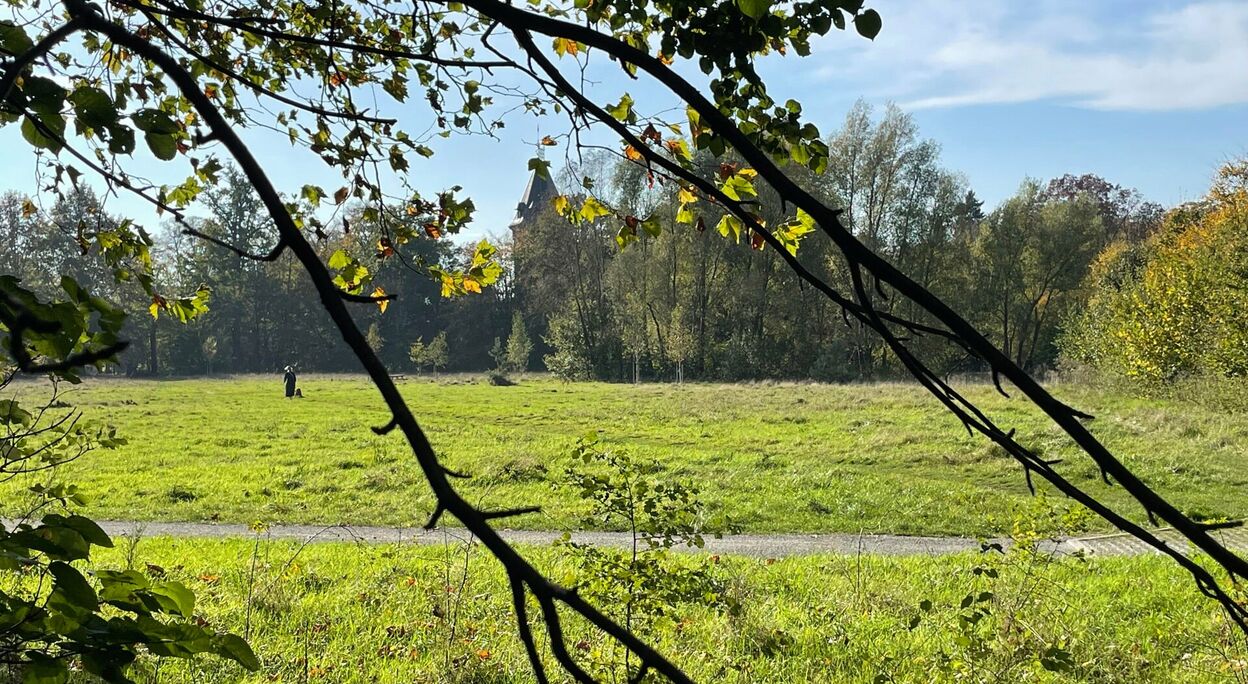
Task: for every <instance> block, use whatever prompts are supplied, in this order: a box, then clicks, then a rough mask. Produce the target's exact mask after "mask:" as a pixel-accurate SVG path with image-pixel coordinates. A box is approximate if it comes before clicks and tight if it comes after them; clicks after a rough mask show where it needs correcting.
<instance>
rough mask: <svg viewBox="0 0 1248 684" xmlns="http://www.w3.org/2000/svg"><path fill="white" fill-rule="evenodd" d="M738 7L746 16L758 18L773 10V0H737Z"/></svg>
mask: <svg viewBox="0 0 1248 684" xmlns="http://www.w3.org/2000/svg"><path fill="white" fill-rule="evenodd" d="M737 7H738V8H739V9H740V10H741V13H742V14H744V15H745V16H747V17H749V18H751V19H754V20H758V19H762V18H763V16H764V15H765V14H767V12H768V11H770V10H771V2H770V1H769V0H737Z"/></svg>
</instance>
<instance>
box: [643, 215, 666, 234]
mask: <svg viewBox="0 0 1248 684" xmlns="http://www.w3.org/2000/svg"><path fill="white" fill-rule="evenodd" d="M641 228H642V230H644V231H646V234H647V235H649V236H650V237H658V236H659V235H660V234H661V233H662V232H663V224H662V223H660V222H659V215H658V214H652V215H651V216H650V218H648V219H646V220H645V221H642V222H641Z"/></svg>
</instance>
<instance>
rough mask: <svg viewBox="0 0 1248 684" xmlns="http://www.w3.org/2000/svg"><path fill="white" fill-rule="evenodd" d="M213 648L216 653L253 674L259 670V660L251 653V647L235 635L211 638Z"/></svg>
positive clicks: (221, 635)
mask: <svg viewBox="0 0 1248 684" xmlns="http://www.w3.org/2000/svg"><path fill="white" fill-rule="evenodd" d="M213 646H214V647H215V648H216V651H217V653H219V654H221V655H223V656H225V657H226V658H229V659H230V660H233V661H234V662H236V663H238V664H239V665H242V666H243V667H245V668H247V669H248V670H250V671H252V672H255V671H256V670H259V669H260V659H259V658H257V657H256V654H255V653H254V652H252V650H251V646H248V645H247V642H246V641H244V640H243V638H242V637H240V636H238V635H237V634H220V635H217V636H216V637H213Z"/></svg>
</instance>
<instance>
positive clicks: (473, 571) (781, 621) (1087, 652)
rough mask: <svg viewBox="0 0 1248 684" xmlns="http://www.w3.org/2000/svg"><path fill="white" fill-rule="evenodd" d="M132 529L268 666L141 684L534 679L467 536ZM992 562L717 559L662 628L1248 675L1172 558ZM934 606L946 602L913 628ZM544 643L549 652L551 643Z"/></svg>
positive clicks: (1182, 675) (970, 658)
mask: <svg viewBox="0 0 1248 684" xmlns="http://www.w3.org/2000/svg"><path fill="white" fill-rule="evenodd" d="M118 541H119V544H118V548H117V549H115V550H112V551H110V552H109V553H107V554H102V555H100V556H99V557H98V558H97V559H96V562H98V563H101V564H103V565H107V566H114V567H115V566H118V565H123V564H124V563H125V562H126V558H127V555H129V558H130V561H131V562H132V563H133V565H134V567H136V568H139V569H140V570H142V569H144V568H147V569H148V572H165V573H167V574H168V578H170V579H176V580H178V581H182V582H184V583H185V584H187V585H188V586H190V587H191V588H192V589H193V590H194V591H195V593H196V595H197V597H198V601H199V603H198V606H197V608H196V613H197V614H198V615H201V616H202V617H204V618H205V619H207V620H208V621H209V622H210V623H212V625H213V626H214V627H215V628H216V629H221V630H231V631H236V632H238V633H242V632H243V631H244V629H245V625H246V624H247V622H248V619H249V620H250V632H249V640H250V643H251V644H252V645H253V647H254V649H255V651H256V652H257V654H258V655H259V656H260V658H261V660H262V662H263V670H262V671H261V672H259V673H256V674H246V673H244V672H243V671H242V670H241V668H239V667H238V666H237V665H234V664H233V663H229V662H226V661H220V660H215V659H210V658H200V659H197V660H195V661H193V662H191V663H186V662H179V661H172V662H167V663H165V664H163V665H162V666H161V669H160V671H159V673H158V674H159V677H158V678H157V677H155V676H154V673H153V672H152V671H151V669H150V668H151V663H150V662H145V663H144V664H143V668H145V669H146V670H147V674H146V675H143V676H140V677H139V678H138V681H140V682H150V681H157V679H158V681H159V682H161V683H162V684H175V683H179V682H198V683H206V682H236V681H244V682H268V681H284V682H303V681H312V682H316V681H323V682H381V683H389V682H395V683H397V682H404V683H407V682H478V683H485V682H491V683H501V682H531V681H533V678H532V675H531V674H530V673H529V670H528V665H527V663H526V661H525V659H524V655H523V651H522V648H521V646H520V644H519V642H518V640H517V638H516V627H515V625H514V623H513V621H512V620H513V618H512V615H511V606H510V594H509V593H508V591H507V588H506V585H505V584H504V583H503V578H502V573H501V572H500V569H499V567H498V565H497V563H496V562H495V561H493V559H492V558H490V557H489V556H488V555H487V554H486V553H485V551H484V550H482V549H480V548H479V547H476V548H474V549H473V550H472V551H471V552H470V553H469V556H468V559H467V562H466V563H465V559H464V550H463V548H464V547H463V546H462V545H457V544H453V543H452V544H449V545H448V546H446V547H445V548H443V547H437V546H435V547H420V546H412V545H377V546H373V545H353V544H341V543H333V544H314V545H310V546H307V547H305V548H303V549H301V550H300V549H299V548H298V547H297V545H295V544H293V543H285V542H281V543H279V542H273V543H262V544H255V543H254V542H252V541H250V540H247V539H234V540H176V539H167V538H153V539H143V540H141V541H139V543H138V545H137V547H135V548H134V549H133V550H132V551H131V552H130V553H129V554H128V553H127V548H126V544H125V543H124V542H123V541H122V540H118ZM253 551H254V552H255V553H256V560H255V569H254V570H253V565H252V564H253V560H252V557H253ZM524 552H525V553H526V555H528V556H530V557H532V558H534V559H535V562H536V563H537V564H538V565H539V567H541V568H542V569H543V570H545V571H546V572H549V573H551V575H552V576H554V577H556V578H558V579H561V580H564V581H568V580H571V579H573V578H574V577H573V570H572V566H571V565H570V564H569V562H568V560H567V559H566V558H562V557H561V556H560V555H558V554H559V552H556V551H554V550H551V549H524ZM993 558H995V560H992V559H990V560H989V562H993V563H996V564H997V565H998V566H999V567H1000V570H1001V573H1000V576H999V578H997V579H995V580H989V579H986V578H985V577H983V576H978V577H977V576H975V575H974V574H973V573H972V569H973V568H974V567H975V566H976V565H977V564H980V563H983V562H985V559H984V557H983V556H980V555H978V554H966V555H958V556H945V557H939V558H887V557H872V556H863V557H857V558H856V557H852V556H849V557H817V556H814V557H804V558H792V559H788V560H780V561H775V562H772V561H767V560H763V559H743V558H723V559H720V561H719V562H718V563H717V564H715V565H713V566H712V567H713V572H714V574H716V575H717V576H719V577H720V578H723V579H725V580H726V581H727V583H728V584H727V589H726V594H727V595H729V596H730V597H731V598H733V599H735V600H736V601H738V602H739V603H740V605H741V606H742V608H741V610H740V611H739V612H737V613H736V614H730V613H722V612H716V611H713V610H709V609H706V608H703V607H700V606H697V605H690V604H682V605H679V606H678V607H677V612H676V614H675V615H673V617H672V619H670V620H668V621H665V622H661V623H658V624H657V625H656V626H655V627H654V628H653V629H652V631H650V633H649V634H648V636H647V638H648V639H649V640H650V641H651V642H652V643H655V644H656V645H657V646H658V647H659V648H660V650H661V651H662V652H664V653H665V654H667V655H668V656H669V657H670V658H672V659H673V660H674V661H675V662H676V663H677V664H678V665H680V666H681V667H683V668H684V669H686V671H687V672H688V673H689V674H690V675H692V676H693V677H694V678H695V680H696V681H723V682H873V681H877V680H876V679H875V678H876V677H877V676H879V675H884V676H886V677H892V679H887V680H880V681H896V682H928V681H940V680H941V678H942V677H943V678H944V681H955V680H954V678H953V676H952V675H953V674H954V669H953V668H954V667H955V665H953V664H952V663H961V664H962V665H963V666H965V667H966V668H968V671H967V672H965V673H964V676H963V678H961V679H958V680H957V681H1002V682H1012V681H1036V682H1067V681H1088V682H1124V683H1125V682H1132V683H1136V682H1178V681H1183V682H1215V681H1227V679H1226V678H1227V677H1229V676H1230V673H1231V672H1232V671H1234V670H1235V669H1236V668H1238V672H1239V676H1240V677H1241V678H1242V677H1243V676H1245V669H1244V668H1245V667H1248V662H1245V661H1244V660H1243V658H1245V655H1244V652H1243V642H1242V636H1236V633H1234V632H1232V631H1231V630H1230V629H1229V628H1228V626H1227V621H1226V619H1225V618H1224V617H1223V615H1222V614H1221V613H1220V611H1219V608H1218V607H1217V605H1216V604H1214V603H1213V602H1211V601H1208V600H1206V599H1203V598H1202V597H1200V596H1199V595H1198V594H1197V592H1196V590H1195V588H1194V587H1193V585H1192V582H1191V578H1190V576H1187V575H1185V574H1184V573H1183V571H1181V570H1180V569H1178V568H1177V566H1175V565H1174V564H1173V563H1171V562H1168V561H1166V560H1163V559H1160V558H1154V557H1147V558H1120V559H1104V560H1100V561H1096V562H1083V561H1078V560H1075V559H1070V558H1066V559H1060V560H1057V561H1053V562H1047V561H1044V560H1042V559H1032V560H1027V559H1025V558H1022V557H1020V556H1011V557H1008V558H1005V559H1001V558H1000V557H999V556H994V557H993ZM686 562H692V561H689V560H688V559H686ZM147 564H151V565H152V566H159V568H158V569H156V568H152V567H150V566H148V565H147ZM465 569H466V572H465ZM983 591H990V592H992V593H993V597H992V598H991V599H990V600H988V601H987V603H986V604H984V605H987V606H988V607H989V608H990V612H991V615H990V616H989V617H988V618H987V619H986V620H984V621H983V622H982V623H981V624H980V625H979V630H978V631H977V632H976V635H977V636H973V637H971V638H968V639H967V640H966V641H965V642H963V643H961V644H960V643H959V632H958V630H957V629H956V628H954V627H953V625H954V624H955V623H956V622H957V617H956V616H957V614H958V610H959V608H958V607H959V605H960V602H961V600H962V597H963V596H965V595H966V594H967V593H968V592H970V593H975V594H979V593H980V592H983ZM249 594H250V595H251V599H250V600H249V599H248V595H249ZM924 600H929V601H931V602H932V609H931V612H930V613H928V614H926V615H925V618H924V620H923V621H922V622H921V624H919V625H918V627H917V628H915V629H913V630H911V629H909V624H910V620H911V618H912V617H913V616H915V615H916V614H917V613H918V612H919V611H918V606H919V604H920V602H922V601H924ZM249 605H250V618H248V606H249ZM529 612H530V615H531V616H532V615H535V614H536V613H537V610H536V606H532V607H531V609H530V611H529ZM566 622H567V624H566V625H565V627H566V630H567V634H568V640H569V644H572V645H575V652H576V653H577V655H578V657H580V658H584V659H589V658H593V657H597V658H599V659H602V660H609V658H610V653H611V650H610V644H609V642H607V641H605V640H604V638H603V637H602V636H601V635H600V634H599V633H596V632H595V631H593V630H592V629H589V628H587V627H586V626H585V625H584V624H582V623H579V622H577V621H575V620H567V621H566ZM452 625H454V631H453V633H452ZM535 626H536V627H537V628H538V630H539V634H540V630H541V625H540V624H539V625H535ZM1237 639H1238V641H1237ZM1058 644H1060V645H1061V647H1062V648H1063V649H1065V650H1066V651H1068V652H1069V653H1070V654H1071V656H1072V657H1073V658H1072V662H1073V666H1074V671H1073V672H1070V673H1067V674H1064V675H1060V676H1059V675H1055V674H1053V673H1050V672H1047V671H1046V670H1045V669H1044V668H1043V667H1042V665H1041V664H1040V662H1039V659H1040V655H1041V654H1042V653H1043V652H1044V651H1045V650H1046V649H1047V648H1049V647H1052V646H1054V645H1058ZM540 648H541V650H542V652H543V653H546V654H548V653H549V651H548V647H547V646H546V642H545V641H544V639H543V640H542V642H541V647H540ZM305 658H306V660H305ZM966 675H974V676H966ZM1241 680H1242V679H1241ZM556 681H563V680H561V679H560V680H556Z"/></svg>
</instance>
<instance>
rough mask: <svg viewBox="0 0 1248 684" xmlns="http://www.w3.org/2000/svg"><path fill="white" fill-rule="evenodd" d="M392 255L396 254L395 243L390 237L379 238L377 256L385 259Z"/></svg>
mask: <svg viewBox="0 0 1248 684" xmlns="http://www.w3.org/2000/svg"><path fill="white" fill-rule="evenodd" d="M391 256H394V243H393V242H391V241H390V238H388V237H383V238H381V239H379V240H377V258H378V259H385V258H386V257H391Z"/></svg>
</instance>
